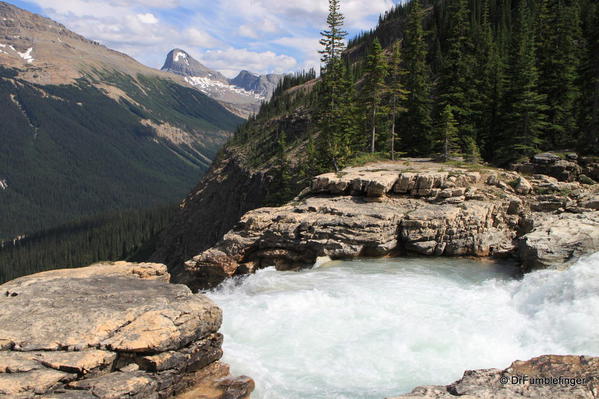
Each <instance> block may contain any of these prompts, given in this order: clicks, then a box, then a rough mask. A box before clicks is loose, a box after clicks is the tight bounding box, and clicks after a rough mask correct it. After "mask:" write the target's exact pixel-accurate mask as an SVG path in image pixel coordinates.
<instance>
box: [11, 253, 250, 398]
mask: <svg viewBox="0 0 599 399" xmlns="http://www.w3.org/2000/svg"><path fill="white" fill-rule="evenodd" d="M169 277H170V276H169V274H168V273H167V272H166V266H164V265H160V264H150V263H145V264H131V263H125V262H119V263H115V264H99V265H94V266H91V267H87V268H82V269H68V270H57V271H51V272H44V273H39V274H35V275H32V276H27V277H22V278H19V279H17V280H13V281H11V282H8V283H6V284H4V285H2V286H0V306H1V307H2V313H1V314H0V397H10V398H56V399H61V398H64V399H67V398H68V399H71V398H72V399H88V398H89V399H92V398H93V399H98V398H100V399H113V398H140V399H141V398H156V399H158V398H166V397H170V396H172V395H175V394H178V393H185V392H186V391H188V390H189V389H190V388H193V389H195V390H197V389H200V388H202V389H203V390H204V391H203V394H205V396H198V397H205V398H212V399H217V398H219V399H221V398H225V397H226V398H245V397H248V395H249V393H250V392H251V390H252V389H253V382H252V381H251V380H250V379H248V378H246V377H243V378H240V379H233V378H231V377H230V376H229V375H228V374H229V373H228V368H227V366H226V365H224V364H222V363H220V362H218V360H219V359H220V358H221V356H222V349H221V345H222V340H223V338H222V335H221V334H219V333H218V330H219V328H220V325H221V321H222V313H221V310H220V309H219V308H218V307H217V306H216V305H215V304H214V303H213V302H212V301H210V300H209V299H208V298H206V297H204V296H202V295H194V294H192V293H191V291H190V290H189V288H187V287H185V286H182V285H172V284H169V283H168V280H169ZM243 387H245V389H246V391H245V392H243V394H241V392H242V391H243V389H242V388H243ZM229 391H231V392H233V391H234V392H240V394H239V395H237V396H231V395H229V394H227V392H229ZM227 395H228V396H227Z"/></svg>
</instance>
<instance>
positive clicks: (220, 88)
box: [185, 76, 266, 101]
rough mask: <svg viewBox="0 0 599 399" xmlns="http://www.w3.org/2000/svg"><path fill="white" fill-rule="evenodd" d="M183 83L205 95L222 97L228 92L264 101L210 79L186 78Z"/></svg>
mask: <svg viewBox="0 0 599 399" xmlns="http://www.w3.org/2000/svg"><path fill="white" fill-rule="evenodd" d="M185 81H186V82H187V83H189V84H190V85H192V86H194V87H196V88H197V89H198V90H200V91H201V92H203V93H205V94H212V95H215V94H218V95H224V94H226V93H227V92H228V93H235V94H239V95H242V96H247V97H252V98H255V99H256V100H259V101H264V100H266V97H264V96H262V95H260V94H258V93H254V92H251V91H247V90H244V89H242V88H240V87H237V86H233V85H228V84H225V83H223V82H220V81H217V80H212V79H209V78H206V77H200V76H186V77H185Z"/></svg>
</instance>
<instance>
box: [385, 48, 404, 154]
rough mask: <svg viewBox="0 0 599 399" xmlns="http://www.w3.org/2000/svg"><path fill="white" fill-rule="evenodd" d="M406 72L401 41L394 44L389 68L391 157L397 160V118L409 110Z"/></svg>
mask: <svg viewBox="0 0 599 399" xmlns="http://www.w3.org/2000/svg"><path fill="white" fill-rule="evenodd" d="M405 74H406V72H405V70H404V69H403V66H402V57H401V42H400V41H399V40H398V41H396V42H395V43H394V44H393V55H392V57H391V64H390V68H389V88H388V90H389V96H390V101H389V107H390V111H391V159H392V160H395V142H396V139H397V131H396V130H397V123H396V122H397V118H398V116H399V115H401V114H403V113H404V112H406V111H407V108H406V107H405V103H406V100H407V99H408V91H407V90H406V89H405V88H404V85H403V83H402V81H403V79H404V76H405Z"/></svg>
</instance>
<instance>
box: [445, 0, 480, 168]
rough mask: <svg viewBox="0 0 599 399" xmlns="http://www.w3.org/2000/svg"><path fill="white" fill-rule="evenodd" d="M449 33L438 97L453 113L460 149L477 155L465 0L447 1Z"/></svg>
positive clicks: (468, 20) (475, 156) (468, 24)
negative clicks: (459, 139)
mask: <svg viewBox="0 0 599 399" xmlns="http://www.w3.org/2000/svg"><path fill="white" fill-rule="evenodd" d="M448 16H449V24H450V25H449V32H448V34H447V39H446V40H447V51H446V53H445V56H444V58H443V69H442V71H441V77H440V88H439V98H440V102H441V106H442V107H443V108H445V107H446V106H450V107H451V108H452V111H453V113H454V115H455V118H456V121H457V123H458V128H459V131H460V138H461V139H462V147H463V149H464V152H465V153H466V154H468V155H470V156H471V157H473V158H477V157H478V148H477V144H476V139H477V135H476V130H475V122H474V120H475V114H476V105H475V103H476V102H477V101H478V97H479V93H478V91H477V90H476V87H475V86H474V79H473V78H474V74H473V69H474V63H475V59H474V57H473V56H472V52H473V44H472V41H471V35H472V33H471V31H470V11H469V8H468V1H467V0H454V1H451V2H449V3H448Z"/></svg>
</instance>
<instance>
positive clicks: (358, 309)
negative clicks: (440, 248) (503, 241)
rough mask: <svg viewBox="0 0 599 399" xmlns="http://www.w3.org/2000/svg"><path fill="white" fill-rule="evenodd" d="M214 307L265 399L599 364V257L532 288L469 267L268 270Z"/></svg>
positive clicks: (505, 271) (239, 364)
mask: <svg viewBox="0 0 599 399" xmlns="http://www.w3.org/2000/svg"><path fill="white" fill-rule="evenodd" d="M209 296H210V297H211V298H212V299H213V300H215V301H216V302H217V303H218V304H219V305H220V306H221V307H222V308H223V310H224V323H223V327H222V332H223V333H224V335H225V344H224V351H225V357H224V361H226V362H227V363H229V364H230V365H231V366H232V371H233V372H234V373H235V374H246V375H249V376H251V377H252V378H254V379H255V381H256V385H257V388H256V392H255V394H254V395H253V396H252V397H253V398H256V399H303V398H310V399H318V398H322V399H325V398H326V399H370V398H372V399H374V398H377V399H382V398H385V397H388V396H394V395H398V394H401V393H406V392H409V391H411V390H412V389H413V388H414V387H416V386H418V385H431V384H443V385H444V384H448V383H451V382H453V381H454V380H456V379H459V378H460V377H461V376H462V373H463V371H464V370H466V369H476V368H491V367H495V368H505V367H507V366H508V365H509V364H510V363H511V362H512V361H513V360H516V359H522V360H523V359H528V358H531V357H534V356H537V355H541V354H587V355H599V335H598V333H597V326H598V325H599V254H596V255H594V256H593V257H590V258H587V259H584V260H581V261H579V262H578V263H577V264H576V265H575V266H574V267H572V268H571V269H569V270H568V271H565V272H557V271H541V272H535V273H532V274H529V275H526V276H525V277H524V278H521V279H516V278H514V269H513V268H512V267H510V266H508V265H498V264H493V263H483V262H476V261H470V260H464V259H447V258H443V259H440V258H437V259H430V258H414V259H397V260H396V259H384V260H359V261H343V262H341V261H339V262H330V263H326V264H324V265H323V266H321V267H319V268H317V269H312V270H307V271H303V272H299V273H294V272H277V271H275V270H274V269H265V270H261V271H259V272H258V273H256V274H255V275H252V276H249V277H247V278H244V279H243V280H238V281H229V282H227V283H226V284H225V285H224V286H223V287H222V288H220V289H219V290H217V291H215V292H212V293H210V294H209Z"/></svg>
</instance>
